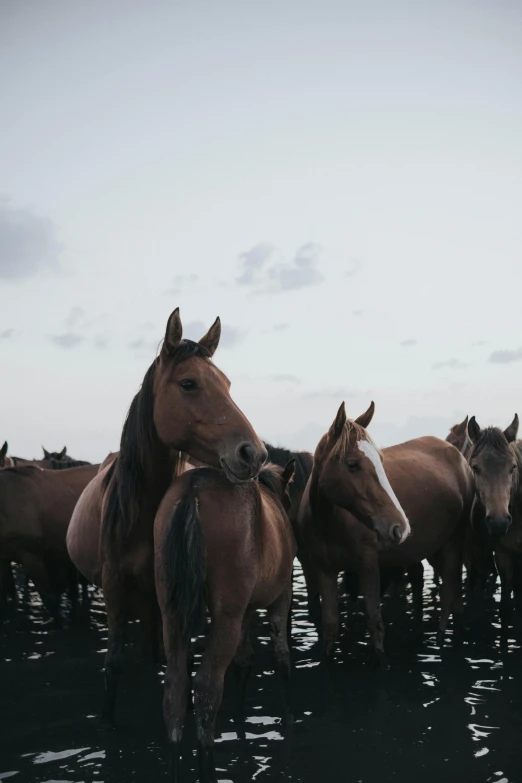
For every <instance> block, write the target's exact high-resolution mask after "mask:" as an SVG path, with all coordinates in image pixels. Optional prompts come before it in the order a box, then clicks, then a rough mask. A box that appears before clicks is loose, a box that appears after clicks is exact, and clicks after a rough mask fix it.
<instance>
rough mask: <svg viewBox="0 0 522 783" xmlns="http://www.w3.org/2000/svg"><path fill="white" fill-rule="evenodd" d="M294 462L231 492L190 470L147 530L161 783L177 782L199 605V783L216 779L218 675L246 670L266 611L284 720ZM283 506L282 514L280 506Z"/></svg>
mask: <svg viewBox="0 0 522 783" xmlns="http://www.w3.org/2000/svg"><path fill="white" fill-rule="evenodd" d="M294 466H295V463H294V462H293V461H292V462H290V463H289V465H288V466H287V467H286V468H285V469H284V470H283V469H282V468H279V467H274V466H269V467H268V468H266V469H265V470H263V471H262V472H261V473H260V474H259V480H258V481H251V482H249V483H248V484H246V485H245V486H244V487H241V488H240V489H238V488H237V487H235V486H234V485H233V484H231V483H230V482H229V481H228V480H227V478H226V476H225V474H224V473H223V471H218V470H214V469H212V468H198V469H196V470H191V471H189V472H187V473H185V474H184V475H183V476H180V477H178V478H176V479H174V481H173V482H172V484H171V486H170V488H169V490H168V491H167V494H166V495H165V497H164V499H163V501H162V503H161V505H160V507H159V509H158V513H157V515H156V521H155V525H154V540H155V560H156V591H157V595H158V599H159V603H160V607H161V614H162V617H163V636H164V641H165V650H166V653H167V671H166V675H165V695H164V700H163V711H164V717H165V724H166V727H167V733H168V738H169V742H170V776H169V780H170V781H171V783H178V781H179V780H180V770H179V755H180V743H181V736H182V730H183V724H184V722H185V714H186V711H187V705H188V703H189V700H190V698H191V683H190V675H189V671H188V655H189V646H190V637H191V635H194V633H195V632H196V633H197V630H195V629H196V628H197V625H196V623H197V620H198V619H199V618H200V617H201V615H202V613H203V611H204V608H205V605H206V606H207V607H208V610H209V612H210V617H211V626H210V633H209V637H208V641H207V644H206V649H205V652H204V654H203V659H202V661H201V664H200V667H199V669H198V672H197V674H196V676H195V678H194V702H195V713H196V726H197V740H198V756H199V770H200V772H199V780H200V782H201V783H211V781H215V780H216V771H215V764H214V732H215V722H216V716H217V712H218V710H219V707H220V704H221V699H222V693H223V679H224V676H225V672H226V670H227V668H228V666H229V664H230V663H231V661H232V660H233V659H235V662H236V664H237V665H238V667H239V668H241V669H242V670H243V676H242V677H241V680H242V690H244V686H245V683H246V679H247V676H248V672H249V670H250V667H251V665H252V658H253V650H252V647H251V644H250V638H249V637H250V634H249V625H250V618H251V614H252V613H253V612H254V611H255V610H256V609H262V608H267V609H268V620H269V623H270V632H271V636H272V640H273V643H274V647H275V659H276V671H277V672H278V674H279V676H280V677H281V680H282V689H283V697H284V704H285V716H286V718H287V719H288V718H289V717H290V716H289V713H288V693H287V689H288V685H289V679H290V652H289V647H288V634H287V621H288V612H289V609H290V603H291V598H292V564H293V560H294V556H295V551H296V545H295V539H294V535H293V532H292V527H291V525H290V522H289V520H288V517H287V515H286V513H285V508H284V505H283V500H284V498H285V491H286V487H287V484H288V482H289V481H290V479H291V477H292V474H293V471H294ZM289 506H290V502H288V505H287V508H289Z"/></svg>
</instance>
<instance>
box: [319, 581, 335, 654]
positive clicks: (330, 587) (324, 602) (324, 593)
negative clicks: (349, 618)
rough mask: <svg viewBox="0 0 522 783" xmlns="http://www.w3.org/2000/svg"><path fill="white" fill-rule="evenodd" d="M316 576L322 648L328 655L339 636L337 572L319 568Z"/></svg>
mask: <svg viewBox="0 0 522 783" xmlns="http://www.w3.org/2000/svg"><path fill="white" fill-rule="evenodd" d="M318 576H319V580H318V581H319V592H320V594H321V609H322V619H323V649H324V653H325V655H330V654H331V653H332V652H333V648H334V645H335V643H336V641H337V637H338V636H339V595H338V590H337V573H336V572H330V573H326V572H325V571H322V570H321V571H319V575H318Z"/></svg>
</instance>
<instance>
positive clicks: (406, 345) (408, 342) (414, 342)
mask: <svg viewBox="0 0 522 783" xmlns="http://www.w3.org/2000/svg"><path fill="white" fill-rule="evenodd" d="M401 345H402V347H403V348H412V347H413V346H414V345H417V340H414V339H413V338H410V339H409V340H402V342H401Z"/></svg>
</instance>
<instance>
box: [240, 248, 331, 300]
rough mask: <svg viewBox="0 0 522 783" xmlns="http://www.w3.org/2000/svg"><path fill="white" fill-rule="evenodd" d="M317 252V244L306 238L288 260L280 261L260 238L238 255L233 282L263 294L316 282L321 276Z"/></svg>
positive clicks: (319, 254) (315, 283)
mask: <svg viewBox="0 0 522 783" xmlns="http://www.w3.org/2000/svg"><path fill="white" fill-rule="evenodd" d="M321 253H322V247H321V246H320V245H318V244H316V243H315V242H307V243H306V244H305V245H301V247H300V248H299V249H298V250H297V252H296V254H295V256H294V257H293V259H292V260H291V261H289V262H280V261H276V260H275V248H274V246H273V245H271V244H269V243H268V242H260V243H259V244H257V245H254V247H253V248H252V249H251V250H249V251H248V252H246V253H241V255H240V256H239V262H240V266H241V274H240V275H239V277H237V278H236V282H237V283H239V284H240V285H248V286H250V287H251V288H252V290H253V291H255V292H256V293H263V294H266V293H274V292H277V291H295V290H298V289H300V288H308V287H309V286H316V285H320V284H321V283H322V282H323V281H324V279H325V277H324V275H323V273H322V272H321V271H320V270H319V261H320V256H321Z"/></svg>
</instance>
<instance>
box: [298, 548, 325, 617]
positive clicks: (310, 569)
mask: <svg viewBox="0 0 522 783" xmlns="http://www.w3.org/2000/svg"><path fill="white" fill-rule="evenodd" d="M298 560H299V562H300V563H301V567H302V569H303V576H304V580H305V584H306V594H307V596H308V614H309V615H310V620H311V621H312V623H314V625H315V626H316V627H317V628H318V629H319V621H320V617H321V601H320V599H319V580H318V575H317V568H316V567H315V566H314V564H313V563H312V560H311V558H310V557H309V556H308V554H307V553H304V552H299V554H298Z"/></svg>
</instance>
